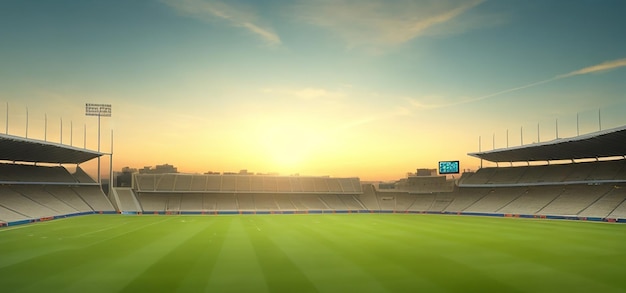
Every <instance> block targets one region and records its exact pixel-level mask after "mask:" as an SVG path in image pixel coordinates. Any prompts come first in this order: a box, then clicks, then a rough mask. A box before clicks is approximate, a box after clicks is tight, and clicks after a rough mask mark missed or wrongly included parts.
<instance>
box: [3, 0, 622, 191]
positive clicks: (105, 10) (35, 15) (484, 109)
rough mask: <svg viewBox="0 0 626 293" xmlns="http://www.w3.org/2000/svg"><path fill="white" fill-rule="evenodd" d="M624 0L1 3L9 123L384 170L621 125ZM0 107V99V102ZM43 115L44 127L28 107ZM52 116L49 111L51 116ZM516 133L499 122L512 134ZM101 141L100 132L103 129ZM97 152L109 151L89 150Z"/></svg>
mask: <svg viewBox="0 0 626 293" xmlns="http://www.w3.org/2000/svg"><path fill="white" fill-rule="evenodd" d="M624 12H626V3H624V2H623V1H610V0H607V1H555V0H548V1H507V0H502V1H447V0H444V1H410V0H403V1H379V0H361V1H350V0H339V1H205V0H181V1H174V0H163V1H148V0H145V1H69V0H67V1H31V0H20V1H17V0H4V1H2V2H0V40H2V42H1V44H0V64H1V66H0V98H1V100H2V101H4V102H6V103H7V104H8V105H9V121H10V122H9V126H10V127H9V129H10V131H9V132H10V133H11V134H15V135H23V134H24V128H25V127H24V121H25V108H26V107H28V109H29V120H30V121H29V122H30V124H29V125H30V126H29V127H30V129H29V133H30V136H33V137H39V138H43V136H44V135H43V133H44V132H45V131H47V132H49V133H48V134H47V135H46V138H47V139H48V138H49V139H50V140H53V141H59V140H60V135H61V134H60V128H61V126H60V125H61V123H63V127H64V128H65V129H68V128H69V125H68V124H69V123H72V125H74V126H75V127H74V128H75V129H76V130H75V131H72V133H71V134H70V133H69V131H67V130H66V131H64V132H63V136H64V138H63V141H64V142H65V143H67V142H68V141H69V138H68V136H73V137H74V139H73V141H79V142H82V141H83V132H82V131H80V128H83V127H84V128H87V133H88V137H87V141H88V142H87V144H88V147H89V148H95V146H94V143H95V141H96V140H95V139H94V135H95V131H94V127H95V126H94V125H95V121H94V120H93V119H89V117H84V104H85V103H87V102H96V103H110V104H112V105H113V117H111V119H105V120H103V127H104V128H103V129H106V130H107V131H108V130H110V129H113V130H114V133H115V161H114V165H115V167H114V168H115V169H120V168H121V167H123V166H133V167H142V166H148V165H155V164H161V163H166V162H167V163H170V164H174V165H176V166H178V167H179V169H180V170H181V171H183V172H206V171H209V170H211V171H238V170H239V169H249V170H250V171H253V172H279V173H281V174H292V173H301V174H307V175H332V176H360V177H362V178H363V179H368V180H373V179H385V180H386V179H394V178H400V177H402V176H404V174H405V173H406V172H408V171H412V170H414V169H415V168H435V167H436V162H437V161H439V160H449V159H459V160H461V162H462V168H467V169H475V168H476V167H477V166H478V162H477V161H476V160H474V159H472V158H469V157H467V156H466V153H468V152H474V151H477V149H478V145H477V144H478V137H479V136H481V137H483V141H485V140H486V141H487V142H483V150H484V149H490V148H491V147H492V142H491V139H492V137H493V136H494V135H495V136H496V147H504V146H505V142H504V137H505V133H506V131H507V130H509V131H510V145H519V143H520V141H519V131H520V128H522V129H524V136H525V137H527V138H528V139H525V141H524V143H531V142H533V141H535V140H536V137H537V130H536V129H537V124H538V123H539V125H540V129H542V130H541V131H540V140H542V141H543V140H549V139H553V138H554V132H555V131H554V124H555V121H556V120H559V128H560V131H559V135H560V136H561V137H563V136H573V135H576V125H575V123H576V122H575V121H576V115H577V113H578V115H579V121H580V122H581V123H582V124H581V125H582V127H581V130H583V131H584V132H590V131H595V130H597V112H598V109H601V113H602V117H603V121H604V122H603V127H604V128H608V127H616V126H621V125H624V124H626V119H624V118H623V114H622V113H624V110H626V94H625V93H626V85H625V84H624V80H626V38H624V29H623V28H624V27H626V20H625V19H624V18H623V14H624ZM0 112H1V110H0ZM45 116H47V117H48V119H50V120H51V121H54V122H51V123H49V127H48V129H47V130H44V122H43V120H44V117H45ZM61 119H62V121H63V122H61V121H60V120H61ZM513 133H515V134H513ZM103 139H104V140H103V145H108V139H109V138H108V137H106V135H105V136H104V137H103ZM103 150H105V151H106V150H108V147H104V148H103Z"/></svg>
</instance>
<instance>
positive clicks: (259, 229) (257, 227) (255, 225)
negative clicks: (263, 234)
mask: <svg viewBox="0 0 626 293" xmlns="http://www.w3.org/2000/svg"><path fill="white" fill-rule="evenodd" d="M250 222H252V224H254V227H256V230H257V231H259V232H260V231H261V228H259V225H257V224H256V221H254V220H252V219H250Z"/></svg>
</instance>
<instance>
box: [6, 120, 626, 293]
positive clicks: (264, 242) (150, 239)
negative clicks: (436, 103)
mask: <svg viewBox="0 0 626 293" xmlns="http://www.w3.org/2000/svg"><path fill="white" fill-rule="evenodd" d="M625 146H626V127H617V128H613V129H607V130H602V131H597V132H593V133H589V134H585V135H580V136H576V137H571V138H559V139H555V140H551V141H547V142H543V143H533V144H528V145H524V146H518V147H510V148H503V149H494V150H491V151H484V152H475V153H469V154H468V155H469V156H472V157H476V158H479V159H481V160H486V161H489V162H493V163H496V164H497V165H498V166H497V167H485V168H480V169H479V170H477V171H475V172H465V173H464V174H463V175H462V176H461V177H460V178H458V180H454V181H450V180H446V176H445V175H437V174H419V173H420V172H418V173H416V174H414V176H409V177H408V178H406V179H403V180H401V181H399V182H398V183H397V184H395V186H392V187H391V188H389V187H387V188H383V186H382V185H381V186H377V185H375V184H371V183H365V182H361V181H360V179H359V178H358V177H346V178H335V177H328V176H325V177H316V176H278V175H252V174H230V173H221V174H184V173H149V172H134V173H132V174H131V184H130V186H127V187H117V186H110V188H108V190H107V188H104V189H103V187H102V184H101V183H100V182H97V180H94V179H93V178H91V177H90V176H89V175H88V174H87V173H86V172H85V171H83V170H82V169H81V167H80V165H81V164H82V163H84V162H87V161H90V160H94V159H96V158H99V157H101V156H103V155H107V154H105V153H102V152H98V151H93V150H88V149H84V148H77V147H73V146H68V145H63V144H59V143H53V142H48V141H41V140H36V139H32V138H31V139H29V138H22V137H17V136H12V135H8V134H0V154H2V158H0V159H2V160H3V161H4V162H5V163H3V164H2V165H0V180H1V182H0V188H1V191H0V225H1V226H3V227H2V228H0V235H1V237H0V243H2V245H1V247H2V250H1V251H0V255H1V257H0V280H1V283H2V286H3V287H4V288H5V289H7V290H8V291H10V292H41V291H48V292H71V291H86V290H88V291H92V292H94V291H95V292H116V291H119V292H131V291H133V292H136V291H148V290H152V291H154V290H156V291H159V292H172V291H177V292H198V291H217V292H265V291H269V292H294V291H303V292H346V291H352V292H354V291H362V292H409V291H411V292H413V291H419V290H423V291H427V292H468V291H472V292H479V291H480V292H484V291H495V290H500V291H511V292H554V291H569V292H589V291H603V292H623V291H624V290H626V287H625V286H624V283H623V276H622V272H623V270H622V266H623V263H624V261H625V260H626V255H625V254H624V250H623V249H622V246H621V244H622V243H623V242H624V241H625V240H626V236H625V235H626V233H624V228H625V226H623V225H619V223H624V222H626V158H625V157H624V154H626V149H625ZM520 162H522V163H521V164H520ZM514 163H516V164H514ZM507 164H508V165H509V166H506V165H507ZM68 165H70V166H76V168H75V171H74V172H70V171H69V169H68V168H65V166H68ZM500 165H502V166H500ZM418 171H419V170H418ZM112 185H114V184H112ZM118 185H119V184H118Z"/></svg>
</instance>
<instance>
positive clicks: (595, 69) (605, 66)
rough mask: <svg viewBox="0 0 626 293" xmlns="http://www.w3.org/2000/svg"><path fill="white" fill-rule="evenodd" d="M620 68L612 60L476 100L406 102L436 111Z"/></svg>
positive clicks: (620, 62) (622, 64)
mask: <svg viewBox="0 0 626 293" xmlns="http://www.w3.org/2000/svg"><path fill="white" fill-rule="evenodd" d="M621 67H626V58H624V59H618V60H612V61H606V62H603V63H600V64H597V65H593V66H589V67H585V68H582V69H579V70H575V71H572V72H570V73H566V74H560V75H557V76H555V77H552V78H550V79H545V80H541V81H537V82H533V83H529V84H526V85H522V86H518V87H514V88H510V89H506V90H502V91H498V92H495V93H491V94H488V95H484V96H480V97H476V98H468V99H464V100H461V101H457V102H451V103H440V104H427V103H422V102H420V101H417V100H415V99H411V98H408V99H407V100H408V102H409V103H410V104H411V105H413V108H415V109H436V108H445V107H452V106H458V105H462V104H467V103H473V102H478V101H482V100H485V99H489V98H493V97H497V96H501V95H504V94H508V93H512V92H516V91H520V90H523V89H527V88H531V87H535V86H538V85H542V84H546V83H549V82H553V81H556V80H560V79H564V78H568V77H572V76H577V75H584V74H592V73H599V72H606V71H610V70H615V69H618V68H621Z"/></svg>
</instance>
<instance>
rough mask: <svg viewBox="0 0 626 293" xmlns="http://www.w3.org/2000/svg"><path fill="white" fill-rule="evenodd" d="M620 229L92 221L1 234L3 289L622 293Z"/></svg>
mask: <svg viewBox="0 0 626 293" xmlns="http://www.w3.org/2000/svg"><path fill="white" fill-rule="evenodd" d="M625 243H626V225H618V224H602V223H588V222H571V221H554V220H552V221H551V220H529V219H505V218H489V217H468V216H463V217H459V216H437V215H393V214H385V215H383V214H380V215H379V214H358V215H355V214H353V215H257V216H255V215H243V216H147V215H144V216H122V215H94V216H84V217H76V218H67V219H63V220H56V221H50V222H42V223H37V224H32V225H25V226H16V227H13V228H12V227H9V228H3V229H0V290H2V292H176V291H178V292H626V281H624V275H625V274H624V273H626V266H624V264H626V249H624V244H625Z"/></svg>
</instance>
